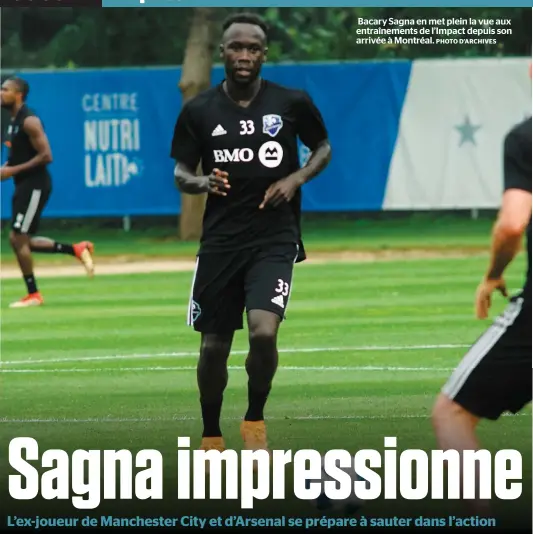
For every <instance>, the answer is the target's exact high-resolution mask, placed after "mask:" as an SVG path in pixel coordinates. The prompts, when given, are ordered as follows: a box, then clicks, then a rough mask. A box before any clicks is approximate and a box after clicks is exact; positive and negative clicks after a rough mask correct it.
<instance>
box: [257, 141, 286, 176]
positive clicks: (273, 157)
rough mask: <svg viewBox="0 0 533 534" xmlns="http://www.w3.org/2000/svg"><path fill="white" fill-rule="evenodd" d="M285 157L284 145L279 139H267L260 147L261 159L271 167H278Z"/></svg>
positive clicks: (266, 165)
mask: <svg viewBox="0 0 533 534" xmlns="http://www.w3.org/2000/svg"><path fill="white" fill-rule="evenodd" d="M282 159H283V147H282V146H281V145H280V144H279V143H278V142H277V141H267V142H266V143H265V144H264V145H262V146H261V148H260V149H259V161H260V162H261V163H262V164H263V165H264V166H265V167H268V168H269V169H274V168H275V167H277V166H278V165H279V164H280V163H281V160H282Z"/></svg>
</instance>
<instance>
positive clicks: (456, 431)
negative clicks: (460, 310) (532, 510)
mask: <svg viewBox="0 0 533 534" xmlns="http://www.w3.org/2000/svg"><path fill="white" fill-rule="evenodd" d="M531 143H532V139H531V118H529V119H527V120H525V121H523V122H521V123H520V124H517V125H516V126H514V127H513V128H512V129H511V130H510V131H509V132H508V133H507V135H506V137H505V142H504V194H503V201H502V206H501V209H500V212H499V215H498V219H497V221H496V224H495V226H494V229H493V233H492V247H491V260H490V265H489V268H488V271H487V274H486V275H485V277H484V278H483V280H482V282H481V284H480V285H479V287H478V289H477V293H476V315H477V317H478V318H479V319H485V318H486V317H487V316H488V312H489V308H490V305H491V297H492V293H493V292H494V291H496V290H497V291H499V292H501V293H502V294H503V295H504V296H507V289H506V286H505V281H504V279H503V273H504V271H505V269H506V268H507V266H508V265H509V264H510V263H511V261H512V260H513V259H514V257H515V255H516V254H517V252H518V251H519V249H520V246H521V242H522V238H523V234H524V232H525V231H526V229H527V255H528V256H527V262H528V263H527V274H526V280H525V283H524V286H523V288H522V291H521V292H520V293H519V294H518V295H515V296H513V297H512V298H511V299H510V302H509V304H508V306H507V308H506V309H505V311H504V312H503V313H502V314H501V315H500V316H499V317H497V318H496V319H495V321H494V322H493V324H492V325H491V326H490V327H489V328H488V330H487V331H486V332H485V333H484V334H483V335H482V336H481V337H480V338H479V339H478V341H477V342H476V343H475V344H474V345H473V346H472V347H471V348H470V350H469V351H468V353H467V354H466V356H465V357H464V358H463V360H462V361H461V362H460V363H459V365H458V367H457V369H456V370H455V371H454V373H453V374H452V375H451V377H450V378H449V380H448V382H447V383H446V384H445V385H444V387H443V389H442V392H441V393H440V395H439V397H438V398H437V402H436V404H435V407H434V411H433V425H434V429H435V433H436V436H437V441H438V443H439V447H440V448H441V449H443V450H448V449H452V450H458V451H460V452H462V451H464V450H477V449H479V444H478V441H477V439H476V434H475V431H476V427H477V424H478V422H479V421H480V419H489V420H496V419H498V418H499V417H500V416H501V415H502V414H503V413H504V412H506V411H509V412H513V413H517V412H519V411H520V410H521V409H522V408H523V407H524V406H525V405H526V404H528V403H529V402H530V401H531V393H532V392H531V389H532V377H531V334H532V330H531ZM476 475H477V487H479V473H476ZM472 506H473V508H475V511H476V512H478V513H483V512H485V513H488V511H489V506H488V503H487V502H486V501H481V500H479V499H478V500H476V501H474V502H473V503H472Z"/></svg>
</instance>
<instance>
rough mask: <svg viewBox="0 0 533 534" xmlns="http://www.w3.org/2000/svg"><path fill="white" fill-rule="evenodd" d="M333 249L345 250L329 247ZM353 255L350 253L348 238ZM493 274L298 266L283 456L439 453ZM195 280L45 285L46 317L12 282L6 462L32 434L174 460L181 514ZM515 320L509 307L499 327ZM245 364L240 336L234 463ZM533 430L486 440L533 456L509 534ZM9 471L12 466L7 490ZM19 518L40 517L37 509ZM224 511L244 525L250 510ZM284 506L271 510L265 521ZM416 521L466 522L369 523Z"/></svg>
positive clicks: (454, 506) (6, 318) (396, 507)
mask: <svg viewBox="0 0 533 534" xmlns="http://www.w3.org/2000/svg"><path fill="white" fill-rule="evenodd" d="M486 230H487V228H486V225H485V228H484V231H483V232H482V231H481V230H479V231H477V230H475V231H473V232H472V233H471V234H463V235H461V236H456V237H452V238H450V239H448V240H446V239H445V237H444V236H442V237H441V240H440V241H439V240H438V239H437V240H436V239H435V238H434V235H433V234H432V235H430V237H429V238H426V239H424V236H423V235H422V237H421V236H420V234H413V235H411V236H410V237H409V232H408V231H407V230H406V229H405V228H404V230H403V234H402V237H401V239H398V240H397V241H396V242H395V243H396V245H397V247H398V248H402V246H400V245H399V243H401V244H402V245H405V244H409V243H416V244H418V246H420V248H425V247H431V245H435V241H437V242H438V243H440V245H441V246H442V247H446V246H450V243H452V245H453V243H455V242H457V243H461V242H463V243H464V244H467V246H469V247H474V248H475V247H477V248H479V249H482V246H483V242H486V241H487V240H488V238H487V234H486ZM484 232H485V233H484ZM437 234H438V232H437ZM360 239H363V240H364V239H368V242H370V241H371V240H370V239H369V238H363V237H361V238H360ZM311 242H312V239H311ZM318 242H319V241H318V240H317V241H316V243H318ZM340 242H341V241H340V240H339V243H340ZM384 242H385V243H386V240H385V241H384ZM390 242H393V243H394V239H391V241H390ZM313 246H314V245H311V250H313ZM328 246H331V242H326V243H325V244H324V247H323V248H325V249H327V248H328ZM119 248H120V246H119ZM316 248H318V246H317V247H316ZM340 248H346V236H345V237H344V245H343V246H342V247H340ZM109 250H111V247H110V248H109ZM115 250H116V247H115ZM5 253H6V252H5V251H4V252H3V253H2V259H3V260H4V254H5ZM6 254H7V253H6ZM486 261H487V260H486V257H474V258H462V259H432V260H428V259H425V260H409V261H407V260H402V261H388V262H378V263H361V264H350V263H334V262H332V263H329V264H326V265H305V264H303V265H298V266H297V267H296V274H295V278H294V288H293V293H292V298H291V302H290V305H289V311H288V319H287V321H286V322H285V323H284V324H283V325H282V327H281V331H280V338H279V347H280V351H281V354H280V368H279V371H278V374H277V376H276V379H275V384H274V389H273V392H272V395H271V398H270V400H269V403H268V405H267V411H266V416H267V419H268V430H269V438H270V442H271V446H272V447H273V448H281V449H299V448H313V449H318V450H321V451H325V450H327V449H331V448H342V449H348V450H351V451H356V450H358V449H363V448H376V449H378V450H383V438H384V436H396V437H398V449H399V450H403V449H406V448H422V449H426V450H429V449H431V448H433V447H434V445H435V442H434V437H433V434H432V428H431V421H430V419H429V415H430V413H431V409H432V405H433V402H434V399H435V396H436V394H437V393H438V391H439V388H440V387H441V386H442V384H443V383H444V381H445V380H446V379H447V377H448V375H449V374H450V372H451V370H452V369H453V368H454V366H455V365H456V364H457V363H458V361H459V360H460V359H461V357H462V355H463V354H464V352H465V350H466V348H467V346H468V345H469V344H471V343H472V342H473V341H474V340H475V339H476V338H477V336H478V335H480V334H481V333H482V332H483V330H484V329H485V328H486V327H487V326H488V322H482V321H477V320H476V319H475V318H474V315H473V295H474V291H475V287H476V285H477V283H478V281H479V278H480V276H481V274H482V273H483V271H484V269H485V267H486ZM524 268H525V258H524V257H523V255H522V256H521V257H520V258H519V259H518V260H517V262H516V264H514V265H513V266H512V267H511V269H510V271H509V273H508V275H507V278H508V284H509V286H510V288H514V289H516V288H519V287H520V285H521V283H522V275H523V272H524ZM190 280H191V273H188V272H187V273H175V274H146V275H128V276H101V277H96V278H95V279H93V280H88V279H86V278H83V277H80V278H65V279H57V278H49V279H42V280H41V282H40V287H41V289H42V291H43V292H44V294H45V297H46V305H45V306H44V307H42V308H39V309H26V310H10V309H7V304H8V302H10V301H12V300H14V299H16V298H19V297H20V296H21V290H22V284H21V281H19V280H3V281H2V291H1V297H2V336H1V355H2V366H1V373H2V377H1V379H2V390H1V391H2V396H3V402H2V412H3V413H2V419H1V420H0V423H1V427H0V428H1V433H2V442H3V452H2V457H5V456H4V454H5V451H6V443H7V442H8V440H9V439H11V438H12V437H15V436H20V435H25V436H32V437H34V438H36V439H37V440H38V442H39V444H40V446H41V448H42V449H43V450H44V449H46V448H65V449H67V450H72V449H76V448H90V447H94V448H100V449H102V448H130V449H131V450H138V449H142V448H156V449H159V450H161V451H164V457H165V466H166V468H167V469H166V471H165V473H166V475H167V477H168V480H167V479H166V480H165V483H166V484H167V489H166V491H167V492H168V494H169V495H170V500H171V504H170V505H169V506H171V507H172V506H174V508H173V510H174V512H175V513H178V512H179V511H180V508H179V505H178V504H176V501H175V500H174V501H172V499H174V493H173V492H174V491H175V490H174V488H175V476H174V471H175V451H176V438H177V436H190V437H191V438H192V446H193V447H195V446H196V445H197V443H198V442H199V438H200V432H201V421H200V417H199V406H198V401H197V398H198V394H197V390H196V371H195V366H196V360H197V351H198V346H199V337H198V335H197V334H195V333H194V332H193V331H192V330H189V329H188V328H187V327H186V326H185V316H186V307H187V301H188V297H189V290H190ZM504 305H505V302H504V301H503V298H498V297H496V298H495V302H494V307H493V311H492V315H494V314H496V313H497V312H499V311H501V310H502V309H503V307H504ZM245 353H246V331H241V332H238V333H237V335H236V338H235V343H234V352H233V354H232V356H231V358H230V366H231V370H230V382H229V386H228V389H227V392H226V395H225V404H224V409H223V423H222V428H223V431H224V432H225V437H226V441H227V445H228V446H229V447H235V448H238V447H239V446H240V436H239V419H240V418H242V416H243V414H244V411H245V408H246V373H245V371H244V367H243V365H244V358H245ZM531 423H532V421H531V410H530V408H527V409H526V410H525V412H524V413H523V414H520V415H517V416H509V417H504V418H502V419H501V420H500V421H499V422H497V423H482V425H481V428H480V437H481V439H482V442H483V444H484V445H485V446H486V447H487V448H489V449H490V450H493V451H495V450H497V449H503V448H515V449H518V450H519V451H521V452H522V454H523V458H524V479H525V480H524V494H523V497H522V499H523V500H521V501H520V502H508V503H502V502H499V503H496V511H497V512H498V514H500V519H501V521H503V522H504V524H506V525H507V526H508V527H509V528H511V527H512V526H513V525H516V523H517V521H519V520H520V519H522V518H524V513H523V511H524V510H525V511H526V515H525V517H526V518H527V520H529V521H530V519H531V454H532V448H531V434H532V424H531ZM7 471H8V467H7V465H6V464H5V461H4V462H3V465H2V466H1V476H2V479H5V477H6V474H7ZM18 504H19V505H20V506H21V507H22V508H21V509H24V506H26V508H25V510H26V514H29V513H31V512H30V510H29V508H28V504H27V503H24V502H22V503H18ZM56 505H57V503H54V502H50V503H46V507H47V508H46V509H47V510H48V511H50V513H51V510H54V506H56ZM57 506H59V505H57ZM63 506H66V505H63ZM131 506H132V505H131V504H128V503H126V504H125V507H124V509H123V513H124V514H126V515H127V514H130V513H131V511H132V509H131ZM153 506H154V505H153V504H152V503H147V502H144V503H143V502H139V503H136V504H135V506H134V512H135V513H140V511H142V510H146V511H153ZM181 506H184V505H183V504H181ZM222 506H223V505H222V504H221V503H220V502H212V503H209V504H208V505H206V504H205V503H204V504H202V505H201V506H200V508H199V510H200V512H199V513H201V511H204V513H208V512H209V515H211V513H214V512H215V511H220V510H221V507H222ZM224 506H227V507H228V508H227V509H228V510H229V509H230V508H231V509H232V510H237V509H236V508H234V507H235V506H236V505H235V503H232V504H231V503H230V504H225V505H224ZM272 506H273V504H272V502H268V501H267V502H259V503H258V504H257V509H258V510H263V511H268V510H271V508H269V507H272ZM275 506H276V508H275V510H276V513H283V511H286V512H287V513H292V514H302V515H310V514H311V515H312V514H313V513H314V512H313V509H312V508H311V507H310V506H309V503H305V502H304V503H302V502H297V501H295V499H294V498H292V499H290V498H289V499H287V501H285V502H282V503H279V502H278V503H276V504H275ZM106 507H107V509H110V510H114V511H115V510H116V505H113V504H110V503H109V502H104V503H103V508H102V510H104V509H106ZM176 507H177V508H176ZM232 507H233V508H232ZM411 509H412V510H413V511H414V512H413V513H415V512H416V513H418V512H420V513H425V514H428V515H430V514H432V513H433V514H440V515H443V514H444V513H446V514H448V513H453V514H455V515H460V512H461V510H462V508H461V506H460V503H459V504H458V503H456V502H447V503H440V502H433V503H431V502H424V503H412V502H411V503H409V502H407V503H406V502H405V501H401V500H400V501H396V502H387V503H383V502H372V503H368V505H367V508H366V509H365V513H366V514H367V515H373V514H374V515H387V516H391V515H406V514H407V513H408V512H407V510H411ZM184 510H185V508H183V509H182V511H184ZM187 511H189V509H187ZM237 511H238V510H237ZM87 513H90V511H87ZM99 513H100V510H98V514H99ZM102 513H103V512H102ZM235 513H237V512H235ZM528 514H529V515H528ZM71 515H72V514H71Z"/></svg>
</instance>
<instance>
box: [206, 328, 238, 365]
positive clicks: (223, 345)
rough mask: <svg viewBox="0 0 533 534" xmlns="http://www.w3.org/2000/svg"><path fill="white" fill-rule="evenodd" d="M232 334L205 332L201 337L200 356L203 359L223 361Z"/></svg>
mask: <svg viewBox="0 0 533 534" xmlns="http://www.w3.org/2000/svg"><path fill="white" fill-rule="evenodd" d="M232 338H233V334H232V335H228V336H225V335H219V334H205V335H204V336H203V337H202V346H201V349H200V357H201V358H202V359H203V360H216V361H220V360H222V361H225V360H226V359H227V358H228V357H229V353H230V351H231V342H232Z"/></svg>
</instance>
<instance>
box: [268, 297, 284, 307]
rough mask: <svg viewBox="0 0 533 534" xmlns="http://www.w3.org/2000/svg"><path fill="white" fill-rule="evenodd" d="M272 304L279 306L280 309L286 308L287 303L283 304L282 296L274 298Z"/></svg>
mask: <svg viewBox="0 0 533 534" xmlns="http://www.w3.org/2000/svg"><path fill="white" fill-rule="evenodd" d="M271 302H273V303H274V304H277V305H278V306H279V307H280V308H285V303H284V302H283V297H282V296H281V295H278V296H277V297H274V298H273V299H272V300H271Z"/></svg>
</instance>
